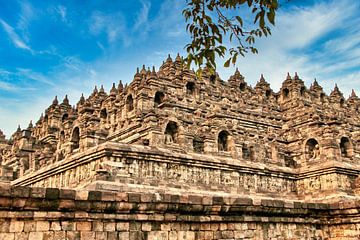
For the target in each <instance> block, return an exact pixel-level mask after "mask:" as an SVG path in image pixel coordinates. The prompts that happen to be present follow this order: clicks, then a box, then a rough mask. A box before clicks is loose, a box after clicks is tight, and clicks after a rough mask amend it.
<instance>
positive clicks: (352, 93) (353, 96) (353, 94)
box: [350, 89, 357, 98]
mask: <svg viewBox="0 0 360 240" xmlns="http://www.w3.org/2000/svg"><path fill="white" fill-rule="evenodd" d="M350 98H357V96H356V93H355V91H354V89H351V95H350Z"/></svg>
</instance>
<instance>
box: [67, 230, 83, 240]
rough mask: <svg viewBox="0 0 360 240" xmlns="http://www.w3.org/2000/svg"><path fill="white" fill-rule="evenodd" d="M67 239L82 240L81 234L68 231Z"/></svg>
mask: <svg viewBox="0 0 360 240" xmlns="http://www.w3.org/2000/svg"><path fill="white" fill-rule="evenodd" d="M66 238H67V240H80V232H76V231H66ZM85 240H86V239H85Z"/></svg>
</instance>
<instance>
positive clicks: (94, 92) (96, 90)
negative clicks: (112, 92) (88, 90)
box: [93, 85, 98, 94]
mask: <svg viewBox="0 0 360 240" xmlns="http://www.w3.org/2000/svg"><path fill="white" fill-rule="evenodd" d="M97 93H98V89H97V86H96V85H95V88H94V91H93V94H97Z"/></svg>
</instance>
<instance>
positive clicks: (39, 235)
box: [29, 232, 44, 240]
mask: <svg viewBox="0 0 360 240" xmlns="http://www.w3.org/2000/svg"><path fill="white" fill-rule="evenodd" d="M43 237H44V233H43V232H30V233H29V240H44V239H43Z"/></svg>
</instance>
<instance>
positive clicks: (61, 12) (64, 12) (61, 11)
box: [55, 5, 67, 22]
mask: <svg viewBox="0 0 360 240" xmlns="http://www.w3.org/2000/svg"><path fill="white" fill-rule="evenodd" d="M55 11H56V12H57V13H58V14H59V16H60V19H61V21H63V22H67V18H66V16H67V9H66V7H65V6H62V5H59V6H57V7H56V8H55Z"/></svg>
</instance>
